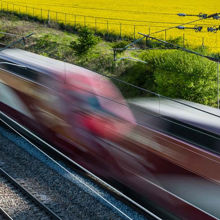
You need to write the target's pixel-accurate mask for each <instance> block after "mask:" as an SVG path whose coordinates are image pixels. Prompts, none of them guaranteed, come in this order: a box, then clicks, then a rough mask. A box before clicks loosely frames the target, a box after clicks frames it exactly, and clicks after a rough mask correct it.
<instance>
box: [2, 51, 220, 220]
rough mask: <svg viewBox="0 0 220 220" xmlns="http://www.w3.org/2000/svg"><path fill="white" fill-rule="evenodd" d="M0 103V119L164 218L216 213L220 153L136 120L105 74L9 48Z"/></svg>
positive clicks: (210, 216) (132, 107)
mask: <svg viewBox="0 0 220 220" xmlns="http://www.w3.org/2000/svg"><path fill="white" fill-rule="evenodd" d="M0 101H1V102H0V111H1V117H2V116H3V115H4V116H7V117H9V118H11V119H13V120H16V121H17V122H18V123H20V124H21V125H22V126H24V127H26V128H27V129H28V130H30V131H32V132H33V133H35V134H38V135H40V137H42V138H43V139H44V140H46V141H47V142H49V143H51V144H52V145H53V146H56V147H57V148H58V149H59V150H60V151H62V152H63V153H65V154H66V155H68V156H69V157H71V158H72V159H74V160H75V161H77V162H78V163H79V164H81V165H83V166H84V167H86V168H87V169H89V170H90V171H92V172H94V173H95V174H96V175H98V176H100V177H104V178H105V179H113V180H115V181H117V182H119V183H121V184H122V185H124V186H126V187H128V188H129V189H131V190H132V191H135V192H136V193H137V195H140V196H141V197H143V198H145V199H146V200H147V201H148V202H149V203H152V204H153V205H154V206H155V207H157V210H160V211H161V212H163V211H164V212H166V216H169V218H173V219H218V218H220V209H219V204H220V187H219V183H220V157H219V154H218V152H217V151H210V150H209V149H205V148H203V147H201V146H200V145H199V144H198V145H196V144H190V143H189V141H187V140H185V141H184V139H182V140H180V139H179V138H175V137H174V136H171V135H168V134H165V132H163V131H159V130H160V129H157V128H160V126H159V122H158V124H157V125H158V126H157V127H152V128H149V127H150V125H152V124H153V123H154V122H153V121H152V118H151V119H150V120H145V121H146V122H147V123H149V126H147V125H148V124H142V125H141V124H140V123H137V122H136V121H139V119H138V118H139V117H140V115H141V114H140V112H142V115H141V119H145V118H146V119H147V118H148V116H147V114H146V115H144V114H143V111H141V110H140V109H139V107H140V106H139V107H138V106H137V105H134V104H131V105H128V104H127V102H126V101H125V100H124V98H123V97H122V95H121V93H120V92H119V90H118V89H117V88H116V87H115V86H114V85H113V84H112V83H111V82H110V81H109V80H107V79H106V78H104V77H103V76H100V75H99V74H96V73H94V72H91V71H89V70H86V69H84V68H81V67H78V66H75V65H71V64H68V63H64V62H61V61H57V60H54V59H50V58H46V57H43V56H40V55H36V54H33V53H30V52H26V51H23V50H19V49H7V50H4V51H2V52H0ZM148 119H149V118H148ZM140 121H141V120H140ZM191 134H192V135H193V133H191ZM216 138H218V137H216ZM218 147H220V146H217V147H216V146H215V149H216V148H218ZM158 207H159V208H158ZM167 213H169V214H167Z"/></svg>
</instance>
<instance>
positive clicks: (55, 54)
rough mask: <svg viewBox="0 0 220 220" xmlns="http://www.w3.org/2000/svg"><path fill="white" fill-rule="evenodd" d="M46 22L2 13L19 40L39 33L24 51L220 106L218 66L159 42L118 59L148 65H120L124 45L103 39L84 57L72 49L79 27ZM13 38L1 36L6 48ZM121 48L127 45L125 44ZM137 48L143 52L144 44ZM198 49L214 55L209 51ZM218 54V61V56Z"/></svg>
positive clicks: (128, 92)
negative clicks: (118, 50)
mask: <svg viewBox="0 0 220 220" xmlns="http://www.w3.org/2000/svg"><path fill="white" fill-rule="evenodd" d="M27 19H28V20H29V21H28V20H27ZM31 20H32V21H31ZM44 22H45V21H43V20H42V21H40V20H38V19H36V18H32V17H27V16H25V15H20V16H17V15H14V14H10V13H5V12H2V13H1V14H0V27H1V31H5V32H10V33H14V34H17V35H20V36H24V35H26V34H28V33H31V32H34V33H35V34H34V35H33V37H31V38H30V39H28V41H27V42H26V45H17V46H18V47H20V48H24V49H26V50H28V51H32V52H35V53H38V54H41V55H44V56H48V57H52V58H55V59H58V60H64V61H66V62H69V63H74V64H76V65H80V66H83V67H86V68H88V69H91V70H93V71H96V72H98V73H101V74H105V75H109V76H115V77H118V78H120V79H123V80H126V81H127V82H130V83H133V84H135V85H138V86H141V87H143V88H146V89H149V90H153V91H155V92H159V93H162V94H163V95H166V96H170V97H174V98H182V99H186V100H190V101H195V102H199V103H203V104H207V105H212V106H216V101H217V92H216V91H217V84H216V81H217V76H216V64H215V63H214V62H211V61H208V60H206V59H204V58H200V57H197V56H195V55H191V54H186V53H185V52H181V51H176V50H173V49H165V48H163V46H161V45H158V44H156V43H155V42H147V43H148V46H150V47H153V48H155V47H156V48H159V49H157V50H147V51H142V52H134V51H125V52H122V53H120V54H118V55H117V57H123V56H125V57H127V56H133V57H136V58H140V59H142V60H145V61H146V62H147V63H148V64H143V63H137V62H132V61H128V60H122V61H120V62H115V61H114V57H113V51H112V48H113V47H115V46H116V47H117V44H119V43H117V42H110V41H105V40H103V39H101V38H99V41H98V43H97V45H95V46H94V47H93V48H92V49H90V50H89V51H88V53H86V54H80V55H79V54H77V53H76V51H75V50H74V49H73V48H72V47H71V45H72V42H73V41H76V40H77V39H78V35H77V30H78V29H79V27H71V26H67V27H65V26H64V25H62V24H55V23H51V24H49V26H48V24H47V23H45V24H43V23H44ZM65 29H66V30H65ZM16 38H19V36H17V37H16ZM14 39H15V38H14V37H10V36H7V35H4V34H2V35H1V42H3V43H8V42H11V41H12V40H14ZM175 41H176V42H177V43H178V41H181V39H175ZM120 44H123V43H121V42H120ZM124 44H126V42H125V43H124ZM138 47H143V44H142V45H138ZM194 49H196V50H197V51H200V52H201V53H204V54H209V50H208V49H207V48H194ZM214 55H215V56H218V54H214ZM117 85H118V86H119V87H120V89H121V90H122V92H123V93H124V95H125V96H127V97H134V96H142V95H146V93H145V94H143V92H140V91H139V90H137V89H135V88H131V87H128V86H124V85H122V84H120V85H119V84H117Z"/></svg>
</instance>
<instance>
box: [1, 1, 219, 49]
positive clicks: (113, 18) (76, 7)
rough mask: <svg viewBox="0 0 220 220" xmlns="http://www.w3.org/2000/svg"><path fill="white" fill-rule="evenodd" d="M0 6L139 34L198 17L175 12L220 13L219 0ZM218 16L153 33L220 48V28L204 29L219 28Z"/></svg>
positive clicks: (18, 3)
mask: <svg viewBox="0 0 220 220" xmlns="http://www.w3.org/2000/svg"><path fill="white" fill-rule="evenodd" d="M1 8H3V9H6V10H10V11H12V10H14V11H18V12H21V13H28V14H30V15H34V16H39V17H42V18H45V19H50V20H57V21H59V22H63V23H69V24H81V25H87V26H90V27H93V28H95V29H96V30H102V31H105V32H106V33H116V34H118V35H122V36H123V35H130V36H133V37H135V38H139V37H140V35H139V34H138V32H142V33H146V34H148V33H151V34H152V33H154V32H157V31H160V30H164V29H166V28H170V27H173V26H178V25H180V24H183V23H186V22H190V21H194V20H198V19H199V17H196V16H187V17H180V16H177V14H178V13H186V14H189V15H198V14H200V13H202V14H208V15H210V14H214V13H217V12H219V13H220V1H219V0H201V1H200V0H194V1H192V0H178V1H177V0H157V1H153V0H151V1H150V0H139V1H126V0H117V1H115V0H93V1H92V0H53V1H52V0H9V1H5V0H2V2H1ZM219 25H220V19H219V20H214V19H205V20H200V21H197V22H194V23H191V24H188V25H185V27H187V28H195V27H196V28H197V27H199V26H202V27H203V29H202V31H201V32H195V31H194V30H193V29H185V30H178V29H177V28H174V29H170V30H167V31H163V32H161V33H158V34H155V35H154V36H156V37H160V38H162V39H169V38H170V37H172V38H175V37H177V36H181V37H183V39H184V43H185V44H190V45H195V46H198V45H202V44H203V45H205V46H209V47H210V48H211V49H212V50H213V51H217V50H219V49H220V39H218V38H219V36H220V31H218V32H217V33H210V32H207V28H208V27H215V28H218V27H219Z"/></svg>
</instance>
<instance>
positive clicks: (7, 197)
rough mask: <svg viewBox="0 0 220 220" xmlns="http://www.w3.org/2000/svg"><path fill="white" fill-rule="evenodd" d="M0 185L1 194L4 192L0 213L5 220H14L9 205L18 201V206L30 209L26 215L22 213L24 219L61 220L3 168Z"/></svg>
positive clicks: (0, 170)
mask: <svg viewBox="0 0 220 220" xmlns="http://www.w3.org/2000/svg"><path fill="white" fill-rule="evenodd" d="M0 183H1V187H0V192H1V191H3V192H4V194H3V195H2V199H1V200H0V206H1V207H2V208H1V209H0V213H1V216H2V217H3V219H13V218H12V217H11V216H10V212H11V210H10V208H11V207H10V208H9V204H13V203H14V202H15V201H16V203H17V204H16V205H22V206H24V207H25V209H26V210H27V209H28V211H27V212H26V214H24V213H22V214H23V218H26V219H30V218H31V216H30V215H33V216H35V217H37V218H39V219H41V218H43V219H45V220H46V219H54V220H61V218H60V217H59V216H58V215H57V214H55V213H54V212H53V211H52V210H51V209H50V208H48V207H47V206H45V205H44V204H43V203H42V202H40V201H39V200H38V199H37V198H36V197H35V196H34V195H32V194H31V193H30V192H29V191H28V190H27V189H25V188H24V187H23V186H22V185H21V184H19V183H18V182H17V181H16V180H15V179H14V178H13V177H12V176H10V175H9V174H8V173H7V172H6V171H5V170H4V169H2V168H0ZM1 188H2V189H1ZM3 207H4V208H3Z"/></svg>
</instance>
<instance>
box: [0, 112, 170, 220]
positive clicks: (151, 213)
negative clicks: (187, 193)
mask: <svg viewBox="0 0 220 220" xmlns="http://www.w3.org/2000/svg"><path fill="white" fill-rule="evenodd" d="M0 121H1V122H3V124H4V125H6V126H7V127H9V129H11V130H13V131H14V132H16V133H17V134H18V135H20V136H21V137H23V138H24V139H25V140H27V141H28V142H29V143H31V144H33V146H35V147H36V148H38V149H40V150H41V151H42V152H43V153H45V154H46V155H47V156H48V157H50V158H52V159H53V160H54V161H56V162H57V163H58V164H62V165H61V166H64V169H66V170H68V171H69V170H71V169H72V170H77V171H78V172H80V173H81V174H83V175H85V176H86V178H91V179H92V181H94V180H95V181H96V184H97V185H98V186H99V187H101V188H102V189H104V190H106V189H107V190H109V193H110V194H111V195H113V196H114V197H116V198H117V199H118V200H120V201H122V202H123V203H125V204H126V205H128V206H130V207H132V208H133V209H135V210H136V211H137V212H138V213H140V214H141V215H143V216H145V218H146V219H147V220H155V219H156V220H161V219H164V218H166V219H168V218H167V216H164V215H161V214H160V210H157V209H154V207H152V206H149V209H148V208H146V207H145V206H143V205H142V204H141V203H138V202H137V201H135V199H133V198H132V197H129V195H126V194H124V193H123V192H122V191H120V187H119V189H117V187H115V186H113V185H111V184H109V183H108V182H106V181H105V180H102V179H100V178H99V177H97V176H95V175H94V174H93V173H91V172H90V171H88V170H86V169H85V168H84V167H82V166H81V165H79V164H77V163H76V162H75V161H73V160H71V159H70V158H68V157H66V156H65V155H64V154H62V153H61V152H59V151H58V150H56V148H54V147H53V146H51V145H50V144H48V143H46V142H45V141H44V140H42V139H41V138H40V137H38V136H36V135H35V134H33V133H31V132H30V131H29V130H27V129H26V128H24V127H23V126H22V125H20V124H18V123H17V122H15V121H14V120H13V119H11V118H8V117H7V116H6V115H2V114H1V113H0ZM94 193H96V192H94ZM98 197H100V198H101V199H103V200H105V202H106V203H108V205H110V206H112V207H113V209H116V211H117V212H119V213H121V214H122V215H123V216H124V217H125V218H126V219H133V218H131V217H129V216H127V215H126V214H125V213H123V211H121V210H120V209H118V208H117V207H115V206H114V204H112V203H111V202H109V201H108V200H106V199H105V198H103V197H102V195H98ZM168 217H169V216H168Z"/></svg>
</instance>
